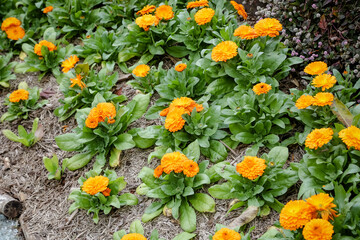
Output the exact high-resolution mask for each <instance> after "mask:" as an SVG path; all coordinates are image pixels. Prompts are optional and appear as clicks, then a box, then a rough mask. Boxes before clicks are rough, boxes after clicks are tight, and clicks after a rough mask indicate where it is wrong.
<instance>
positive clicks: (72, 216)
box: [65, 209, 79, 225]
mask: <svg viewBox="0 0 360 240" xmlns="http://www.w3.org/2000/svg"><path fill="white" fill-rule="evenodd" d="M78 211H79V210H78V209H76V210H75V211H74V212H73V213H72V214H71V215H70V217H69V219H68V220H67V222H66V224H65V225H69V223H70V222H71V221H72V220H73V219H74V217H75V215H76V214H77V212H78Z"/></svg>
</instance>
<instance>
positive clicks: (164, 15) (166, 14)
mask: <svg viewBox="0 0 360 240" xmlns="http://www.w3.org/2000/svg"><path fill="white" fill-rule="evenodd" d="M155 16H156V17H157V18H158V19H160V20H162V19H164V20H170V19H172V18H173V17H174V12H173V10H172V7H171V6H169V5H161V6H159V7H158V8H157V9H156V12H155Z"/></svg>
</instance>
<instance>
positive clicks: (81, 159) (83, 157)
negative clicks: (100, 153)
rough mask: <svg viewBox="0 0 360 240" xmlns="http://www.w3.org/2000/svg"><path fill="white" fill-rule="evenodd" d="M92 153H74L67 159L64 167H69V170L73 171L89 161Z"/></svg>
mask: <svg viewBox="0 0 360 240" xmlns="http://www.w3.org/2000/svg"><path fill="white" fill-rule="evenodd" d="M94 155H95V153H91V152H85V153H79V154H76V155H74V156H73V157H71V158H70V159H67V161H66V168H67V169H69V170H70V171H75V170H77V169H79V168H82V167H84V166H86V164H88V163H89V162H90V160H91V159H92V157H93V156H94Z"/></svg>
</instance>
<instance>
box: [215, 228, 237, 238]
mask: <svg viewBox="0 0 360 240" xmlns="http://www.w3.org/2000/svg"><path fill="white" fill-rule="evenodd" d="M240 239H241V235H240V233H238V232H236V231H234V230H232V229H229V228H221V229H220V230H219V231H217V232H216V233H215V234H214V236H213V237H212V240H240Z"/></svg>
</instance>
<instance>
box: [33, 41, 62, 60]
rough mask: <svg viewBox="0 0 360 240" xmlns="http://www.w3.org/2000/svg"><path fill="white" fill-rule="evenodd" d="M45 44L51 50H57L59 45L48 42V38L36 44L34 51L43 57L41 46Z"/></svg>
mask: <svg viewBox="0 0 360 240" xmlns="http://www.w3.org/2000/svg"><path fill="white" fill-rule="evenodd" d="M43 46H45V47H47V48H48V50H49V52H52V51H54V50H57V47H56V46H55V45H54V44H53V43H52V42H48V41H46V40H41V41H40V42H39V43H38V44H36V45H35V47H34V53H35V54H36V55H38V56H40V57H42V56H43V55H42V53H41V48H42V47H43Z"/></svg>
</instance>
